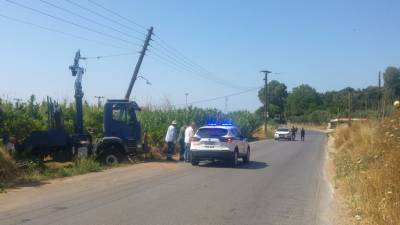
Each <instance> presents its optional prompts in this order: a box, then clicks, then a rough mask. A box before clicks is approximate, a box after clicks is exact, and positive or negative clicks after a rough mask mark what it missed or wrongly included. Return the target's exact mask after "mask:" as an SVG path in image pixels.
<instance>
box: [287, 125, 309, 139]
mask: <svg viewBox="0 0 400 225" xmlns="http://www.w3.org/2000/svg"><path fill="white" fill-rule="evenodd" d="M297 131H298V129H297V127H294V126H292V129H290V132H291V133H292V141H295V140H296V134H297ZM305 136H306V131H305V130H304V128H303V127H302V128H301V130H300V138H301V140H302V141H304V139H305Z"/></svg>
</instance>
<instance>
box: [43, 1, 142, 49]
mask: <svg viewBox="0 0 400 225" xmlns="http://www.w3.org/2000/svg"><path fill="white" fill-rule="evenodd" d="M39 1H41V2H43V3H44V4H47V5H50V6H51V7H53V8H56V9H59V10H61V11H64V12H67V13H69V14H72V15H74V16H77V17H79V18H81V19H84V20H87V21H89V22H91V23H94V24H96V25H99V26H102V27H105V28H107V29H109V30H113V31H115V32H118V33H120V34H122V35H125V36H127V37H130V38H133V39H136V40H139V41H141V42H143V40H142V38H139V37H136V36H133V35H130V34H128V33H126V32H123V31H121V30H118V29H115V28H114V27H111V26H108V25H106V24H103V23H99V22H97V21H95V20H92V19H90V18H88V17H85V16H82V15H80V14H79V13H75V12H73V11H71V10H69V9H66V8H63V7H60V6H58V5H55V4H53V3H51V2H48V1H46V0H39Z"/></svg>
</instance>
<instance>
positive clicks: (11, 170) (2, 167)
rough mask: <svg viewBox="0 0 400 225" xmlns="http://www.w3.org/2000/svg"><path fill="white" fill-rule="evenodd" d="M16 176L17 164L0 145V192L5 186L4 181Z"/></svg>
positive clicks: (6, 181)
mask: <svg viewBox="0 0 400 225" xmlns="http://www.w3.org/2000/svg"><path fill="white" fill-rule="evenodd" d="M17 176H18V173H17V166H16V165H15V162H14V160H12V158H11V157H10V155H9V154H8V153H7V152H6V151H5V150H4V149H3V148H2V147H0V192H1V191H2V190H3V189H4V188H5V186H6V183H8V182H9V181H12V180H14V179H16V178H17Z"/></svg>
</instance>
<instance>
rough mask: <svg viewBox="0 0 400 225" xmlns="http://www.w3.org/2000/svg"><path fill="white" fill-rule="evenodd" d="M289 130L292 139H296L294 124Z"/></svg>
mask: <svg viewBox="0 0 400 225" xmlns="http://www.w3.org/2000/svg"><path fill="white" fill-rule="evenodd" d="M290 131H291V132H292V141H295V140H296V128H294V126H293V127H292V129H291V130H290Z"/></svg>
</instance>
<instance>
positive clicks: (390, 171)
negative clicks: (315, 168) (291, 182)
mask: <svg viewBox="0 0 400 225" xmlns="http://www.w3.org/2000/svg"><path fill="white" fill-rule="evenodd" d="M328 150H329V160H328V162H327V166H326V170H327V174H328V176H329V177H330V180H331V183H332V186H333V201H332V203H331V210H330V211H331V215H329V217H330V219H331V221H332V224H338V225H342V224H343V225H344V224H346V225H349V224H350V225H351V224H357V225H358V224H363V225H364V224H365V225H372V224H374V225H375V224H379V225H380V224H382V225H398V224H400V214H399V212H400V179H399V176H400V163H399V161H400V112H397V113H395V114H394V115H393V116H392V117H390V118H387V119H385V120H384V121H366V122H360V123H353V124H351V126H344V127H339V128H337V129H336V131H335V132H334V133H333V134H332V135H331V137H330V138H329V144H328Z"/></svg>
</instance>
